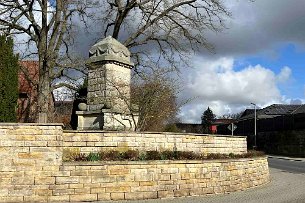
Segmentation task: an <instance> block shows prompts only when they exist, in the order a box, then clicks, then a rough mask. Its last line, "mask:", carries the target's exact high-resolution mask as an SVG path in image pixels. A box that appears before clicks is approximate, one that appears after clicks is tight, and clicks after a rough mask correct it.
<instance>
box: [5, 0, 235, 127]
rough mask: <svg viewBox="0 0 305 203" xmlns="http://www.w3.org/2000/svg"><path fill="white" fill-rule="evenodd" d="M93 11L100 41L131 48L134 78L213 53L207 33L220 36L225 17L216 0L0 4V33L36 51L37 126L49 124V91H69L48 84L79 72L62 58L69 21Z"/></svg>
mask: <svg viewBox="0 0 305 203" xmlns="http://www.w3.org/2000/svg"><path fill="white" fill-rule="evenodd" d="M98 3H100V6H98ZM93 7H94V9H95V12H93V13H102V19H101V20H102V24H105V29H104V34H105V36H106V35H109V34H110V35H112V36H113V37H114V38H116V39H119V40H120V41H121V42H123V44H124V45H125V46H127V47H128V48H129V49H131V51H132V55H133V58H134V62H135V64H136V69H135V71H136V72H138V73H140V72H143V71H141V70H140V69H142V70H145V71H144V72H145V73H148V72H149V70H152V71H154V70H155V68H159V69H161V68H166V69H168V70H169V71H171V70H178V69H179V68H181V67H182V66H184V65H187V61H188V60H187V59H188V56H189V55H191V54H190V52H191V51H195V50H198V49H200V48H201V47H204V48H207V49H209V50H212V46H211V45H210V44H209V43H208V42H207V40H206V39H205V36H204V34H205V33H206V30H211V31H214V32H219V31H221V29H222V28H223V27H224V24H223V19H224V17H226V16H229V15H230V13H229V12H228V11H227V10H226V8H225V7H224V5H223V4H222V2H221V1H220V0H100V1H94V0H86V1H82V0H54V1H48V0H1V1H0V31H4V32H7V33H9V34H14V35H18V34H27V36H28V37H29V40H28V41H27V43H28V44H31V43H33V44H34V46H35V47H36V49H37V51H36V53H30V54H29V55H36V56H37V58H38V59H39V80H38V81H33V84H34V85H36V86H37V89H38V92H39V94H38V112H39V121H40V122H46V121H48V118H47V114H48V110H49V106H50V105H49V104H50V101H51V99H50V97H51V94H50V93H51V92H52V90H53V89H55V88H59V87H62V86H69V87H70V88H74V86H73V85H69V83H68V84H67V83H60V84H55V85H54V83H52V81H54V79H56V78H60V77H65V78H68V79H70V78H69V77H70V75H69V71H67V69H69V68H70V69H78V68H77V67H78V66H77V65H75V61H74V60H71V55H69V54H68V55H67V53H68V49H69V45H70V44H69V43H68V41H69V40H71V35H70V34H71V30H73V29H72V27H73V23H72V22H73V20H72V18H73V16H75V15H78V18H79V19H81V21H83V22H85V23H86V22H87V18H88V17H90V16H88V12H86V11H87V9H89V8H93ZM100 9H101V10H100ZM72 41H73V40H72ZM145 45H146V46H145ZM147 45H148V46H147ZM63 56H68V57H67V58H66V59H67V60H64V59H63ZM71 61H73V62H74V63H71ZM79 62H80V63H82V62H83V61H82V60H80V61H79ZM160 62H162V63H160ZM168 67H170V68H168ZM52 85H53V86H52Z"/></svg>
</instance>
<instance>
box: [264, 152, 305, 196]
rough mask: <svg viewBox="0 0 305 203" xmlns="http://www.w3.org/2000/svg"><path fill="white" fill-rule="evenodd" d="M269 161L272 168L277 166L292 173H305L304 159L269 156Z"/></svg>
mask: <svg viewBox="0 0 305 203" xmlns="http://www.w3.org/2000/svg"><path fill="white" fill-rule="evenodd" d="M268 163H269V167H270V168H276V169H280V170H283V171H287V172H291V173H305V162H304V161H293V160H286V159H281V158H268ZM304 192H305V189H304Z"/></svg>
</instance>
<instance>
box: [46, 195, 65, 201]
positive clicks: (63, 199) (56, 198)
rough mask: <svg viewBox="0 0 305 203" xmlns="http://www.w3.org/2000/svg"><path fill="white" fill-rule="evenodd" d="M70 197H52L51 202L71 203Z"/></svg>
mask: <svg viewBox="0 0 305 203" xmlns="http://www.w3.org/2000/svg"><path fill="white" fill-rule="evenodd" d="M69 200H70V196H69V195H60V196H50V197H49V201H50V202H69Z"/></svg>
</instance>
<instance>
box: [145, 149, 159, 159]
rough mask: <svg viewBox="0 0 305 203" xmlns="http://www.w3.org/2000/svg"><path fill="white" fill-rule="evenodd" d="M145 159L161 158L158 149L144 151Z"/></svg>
mask: <svg viewBox="0 0 305 203" xmlns="http://www.w3.org/2000/svg"><path fill="white" fill-rule="evenodd" d="M146 159H147V160H160V159H161V155H160V152H158V151H155V150H154V151H147V152H146Z"/></svg>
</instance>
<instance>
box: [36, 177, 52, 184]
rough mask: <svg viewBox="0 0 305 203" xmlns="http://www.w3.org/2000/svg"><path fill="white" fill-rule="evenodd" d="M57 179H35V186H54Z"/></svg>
mask: <svg viewBox="0 0 305 203" xmlns="http://www.w3.org/2000/svg"><path fill="white" fill-rule="evenodd" d="M53 184H55V177H35V185H53Z"/></svg>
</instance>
